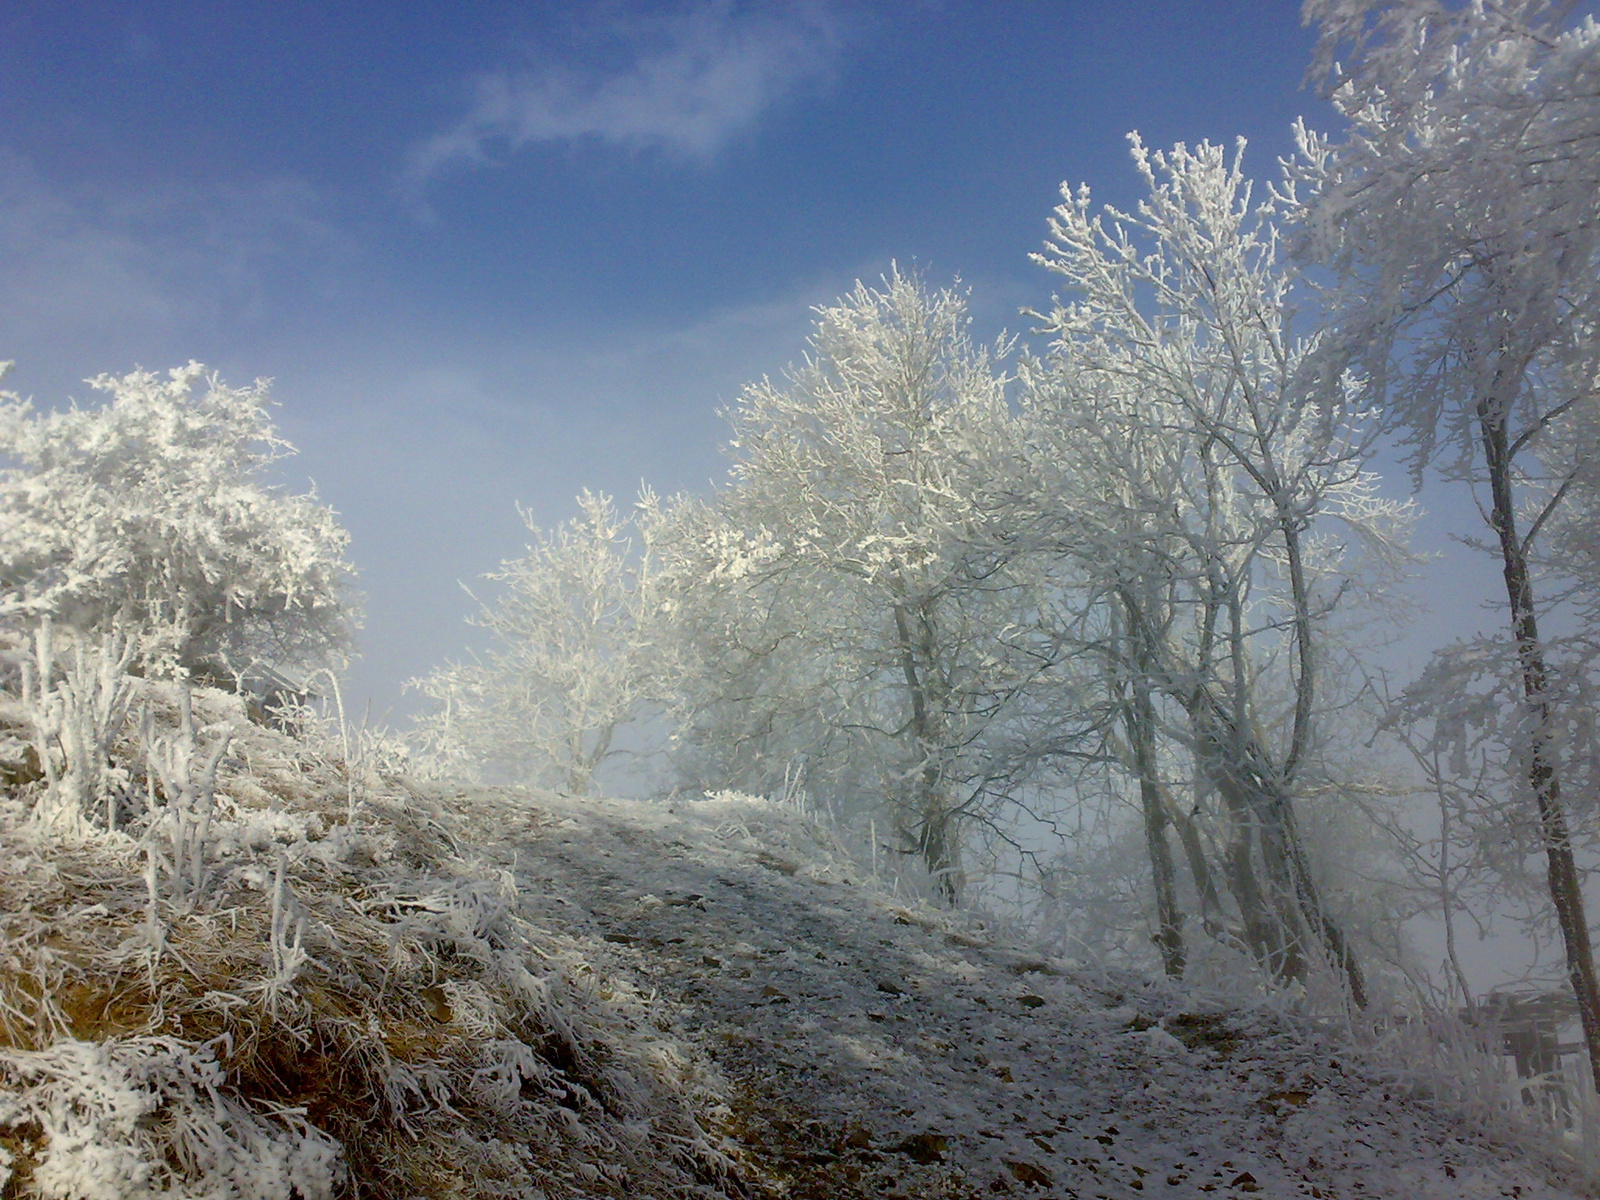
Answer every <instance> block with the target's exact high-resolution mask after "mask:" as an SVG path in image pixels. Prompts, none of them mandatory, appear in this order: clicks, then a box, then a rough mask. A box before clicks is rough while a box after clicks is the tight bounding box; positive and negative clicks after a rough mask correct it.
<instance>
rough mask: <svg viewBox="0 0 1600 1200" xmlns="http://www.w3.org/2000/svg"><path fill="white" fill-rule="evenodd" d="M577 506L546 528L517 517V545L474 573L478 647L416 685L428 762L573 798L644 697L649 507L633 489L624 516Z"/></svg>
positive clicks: (653, 690) (651, 691)
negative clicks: (479, 585)
mask: <svg viewBox="0 0 1600 1200" xmlns="http://www.w3.org/2000/svg"><path fill="white" fill-rule="evenodd" d="M578 507H579V510H580V514H579V515H578V516H577V517H575V518H573V519H572V520H570V521H568V522H566V523H565V524H563V525H561V526H559V527H557V528H556V529H555V530H553V531H550V532H545V531H542V530H540V528H539V527H538V526H537V525H536V524H534V522H533V520H532V518H531V517H530V516H529V514H528V513H526V512H524V513H523V514H522V517H523V522H524V523H525V524H526V525H527V527H528V532H529V534H530V537H531V541H530V542H529V543H528V547H527V553H526V554H525V555H524V556H523V557H521V558H517V559H512V560H510V561H508V562H506V563H504V564H503V565H502V566H501V568H500V570H499V571H497V572H494V573H493V574H491V575H489V576H488V577H487V578H488V579H489V580H490V581H491V582H492V583H494V584H497V585H498V588H497V590H496V594H495V595H494V596H493V597H492V598H491V599H489V600H487V601H485V602H484V603H483V604H482V605H481V607H480V609H479V612H478V615H477V617H476V618H475V619H474V623H475V624H477V625H479V626H481V627H482V628H484V629H486V630H488V631H489V634H490V637H491V639H492V640H491V643H490V646H489V648H488V649H487V651H486V652H485V653H484V655H483V656H482V657H480V658H478V659H476V660H474V661H470V662H465V663H454V664H450V665H447V666H445V667H443V668H441V669H440V670H439V671H436V672H435V673H434V674H432V675H430V676H428V677H427V678H425V679H423V680H420V681H418V684H417V686H418V687H419V688H420V689H421V690H422V691H423V692H424V693H425V694H426V695H428V696H429V697H431V698H432V699H433V700H434V702H435V704H436V706H437V707H436V709H435V711H434V712H433V713H431V714H430V715H429V716H428V717H427V718H425V719H424V720H423V721H422V722H421V723H420V727H419V733H420V736H421V738H422V741H423V743H424V744H425V746H426V748H427V753H428V756H429V757H431V758H432V759H433V760H434V761H435V763H436V764H437V765H438V766H439V767H440V768H442V769H453V770H464V771H466V772H468V773H469V774H487V775H488V776H489V777H491V778H507V779H512V780H515V781H517V782H523V783H536V784H539V785H541V786H547V787H553V788H556V789H559V790H561V791H563V792H566V793H567V794H569V795H583V794H586V793H587V792H588V791H589V790H590V786H591V783H592V780H593V778H594V773H595V771H596V770H597V769H598V768H599V767H600V765H601V764H602V763H603V762H605V761H606V759H607V758H608V757H610V756H611V755H612V753H613V751H614V749H615V746H614V741H613V739H614V737H615V735H616V732H617V730H618V728H619V727H620V726H621V725H623V724H624V723H626V722H627V721H629V720H631V719H633V718H634V717H636V716H638V715H639V714H640V711H641V709H642V707H643V706H644V705H645V704H646V702H647V701H649V700H651V699H653V698H654V697H655V696H656V695H657V694H658V691H659V684H658V681H659V679H660V678H661V677H662V674H663V670H662V668H661V664H660V662H659V660H658V656H659V655H660V654H662V653H665V652H666V647H665V644H664V643H663V642H662V641H661V640H660V639H659V637H658V632H659V622H658V621H657V620H656V619H655V618H656V614H657V609H658V607H659V599H658V589H657V586H656V575H655V556H654V554H653V552H652V549H651V540H652V533H653V530H654V528H655V524H656V521H657V519H658V518H657V516H656V513H657V509H658V505H657V503H656V501H655V500H654V498H653V497H650V496H646V497H645V498H644V499H643V500H642V501H641V502H640V505H639V507H638V509H637V510H636V513H635V517H634V520H633V521H630V520H628V519H625V518H623V517H621V516H620V515H619V514H618V513H617V510H616V506H615V505H614V504H613V503H612V501H611V499H610V497H608V496H605V495H600V494H596V493H593V492H588V491H585V492H584V493H583V494H582V495H580V496H579V497H578ZM630 525H634V526H635V532H636V533H639V534H640V535H641V542H642V546H641V548H640V550H639V552H637V553H635V551H634V546H633V541H632V539H631V538H630V537H629V536H628V534H629V528H630Z"/></svg>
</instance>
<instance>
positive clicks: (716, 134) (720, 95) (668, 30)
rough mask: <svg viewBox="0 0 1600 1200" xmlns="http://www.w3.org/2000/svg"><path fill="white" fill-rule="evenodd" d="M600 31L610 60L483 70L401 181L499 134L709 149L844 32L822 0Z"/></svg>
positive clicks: (485, 149) (502, 140)
mask: <svg viewBox="0 0 1600 1200" xmlns="http://www.w3.org/2000/svg"><path fill="white" fill-rule="evenodd" d="M603 32H604V33H605V34H606V35H607V40H609V41H612V42H614V43H615V44H616V49H617V51H618V53H617V54H616V55H615V56H613V59H614V61H613V65H612V66H611V67H610V68H609V69H607V68H599V67H588V68H585V67H578V66H572V65H569V64H565V63H554V62H549V63H544V64H541V65H537V66H535V67H533V68H531V69H528V70H523V71H498V72H492V73H489V74H486V75H483V76H480V77H479V78H478V79H477V80H476V87H475V92H476V99H475V102H474V104H473V107H472V110H471V112H470V113H469V114H468V115H467V116H466V118H465V119H463V120H462V121H461V122H460V123H459V124H457V125H456V126H455V127H454V128H453V129H450V130H448V131H447V132H444V133H441V134H437V135H435V136H434V137H432V138H429V139H427V140H426V141H424V142H422V143H421V144H420V145H418V146H417V147H416V148H415V149H414V150H413V152H412V155H411V159H410V162H409V164H408V167H407V178H408V181H409V182H410V183H411V184H412V185H413V186H419V185H421V184H424V183H426V182H427V181H428V180H429V179H431V178H433V177H435V176H436V175H437V174H439V172H440V171H441V170H443V169H445V168H447V167H450V166H453V165H457V164H461V163H467V164H473V163H483V162H486V161H488V160H489V158H490V154H491V150H492V148H494V147H497V146H504V147H506V148H508V149H510V150H516V149H519V148H521V147H524V146H528V145H531V144H534V143H537V142H554V141H567V140H575V139H595V140H598V141H601V142H610V143H613V144H616V145H621V146H629V147H634V148H646V147H653V148H660V149H664V150H666V151H668V152H671V153H676V154H681V155H684V156H687V157H691V158H708V157H710V156H711V155H713V154H715V153H716V152H717V151H718V150H719V149H721V147H722V146H723V145H725V144H726V143H727V142H728V141H729V140H730V139H732V138H733V137H735V136H737V135H738V134H740V133H742V132H744V131H745V130H747V129H749V128H750V127H751V126H753V125H754V124H755V123H756V121H757V120H758V119H759V118H760V117H761V115H762V114H763V113H764V112H765V111H766V110H767V109H768V108H770V107H771V106H772V104H773V103H774V102H776V101H777V100H779V99H781V98H782V97H783V96H785V95H787V94H789V93H790V92H792V91H794V90H795V89H796V88H797V87H799V86H801V85H802V84H804V83H807V82H810V81H815V80H819V79H825V78H826V76H827V75H828V74H829V72H830V71H831V70H832V67H833V65H834V63H835V61H836V60H837V57H838V53H839V47H840V41H841V38H840V33H839V26H838V22H837V20H836V19H835V16H834V14H833V12H832V11H831V9H830V8H829V7H827V6H826V5H825V4H823V3H821V2H800V3H790V4H785V5H782V6H777V5H772V4H767V5H759V6H753V5H740V4H737V3H735V0H719V2H718V3H712V4H696V5H693V6H691V7H688V8H686V9H684V10H681V11H679V12H678V13H676V14H674V15H671V16H667V17H653V18H644V17H635V18H633V19H631V20H627V21H620V22H613V23H612V24H611V25H610V26H609V27H608V28H607V29H606V30H604V31H603Z"/></svg>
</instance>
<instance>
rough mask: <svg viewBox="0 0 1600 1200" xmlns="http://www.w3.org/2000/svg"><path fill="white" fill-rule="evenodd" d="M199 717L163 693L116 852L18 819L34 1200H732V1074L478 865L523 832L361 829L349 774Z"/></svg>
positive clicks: (5, 904) (22, 1111)
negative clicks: (647, 1199) (479, 854)
mask: <svg viewBox="0 0 1600 1200" xmlns="http://www.w3.org/2000/svg"><path fill="white" fill-rule="evenodd" d="M174 697H175V693H163V692H162V691H161V689H159V688H154V687H149V686H146V687H144V688H143V694H142V695H141V697H140V703H141V704H144V705H148V706H149V708H150V710H151V711H152V712H153V713H154V716H153V717H152V718H150V719H149V720H148V721H147V729H146V731H145V737H144V739H143V740H144V742H145V743H146V748H147V749H148V748H149V747H150V746H152V745H153V746H156V747H159V749H158V752H157V754H156V756H155V757H156V760H157V762H156V764H155V765H156V766H158V767H159V769H158V770H154V771H151V772H150V774H151V775H152V776H154V777H155V778H154V780H153V783H154V786H153V788H152V789H151V790H152V791H153V792H154V793H155V797H156V798H155V799H154V801H151V802H148V803H140V804H133V803H131V802H125V804H124V813H123V824H122V826H121V827H120V828H118V829H116V830H112V831H107V830H105V829H104V828H86V830H85V831H84V832H82V833H81V834H79V835H77V836H75V837H72V838H71V839H68V838H67V837H65V836H64V835H63V834H62V832H61V830H60V827H59V824H57V825H56V826H55V827H54V828H53V829H48V828H45V827H43V826H42V825H41V824H40V823H39V822H38V821H37V820H34V819H32V813H33V810H34V808H35V801H36V800H37V795H36V794H35V793H36V791H37V789H38V788H39V786H40V785H37V784H36V785H34V786H33V789H32V790H30V789H13V790H12V791H11V793H10V794H9V795H8V796H7V799H6V802H5V804H4V808H3V811H0V856H3V861H4V862H5V864H6V866H5V870H4V871H3V873H0V1083H3V1090H0V1178H6V1179H8V1182H7V1183H6V1184H5V1188H6V1191H5V1194H6V1195H7V1196H8V1197H9V1196H12V1195H38V1196H47V1197H61V1198H62V1200H66V1198H69V1197H71V1198H73V1200H79V1198H81V1200H99V1197H102V1196H103V1197H108V1198H109V1197H127V1196H217V1197H225V1196H226V1197H232V1196H241V1197H243V1196H250V1197H255V1196H261V1197H269V1196H271V1197H284V1198H285V1200H287V1198H288V1197H290V1196H292V1195H295V1194H298V1195H299V1196H301V1197H303V1198H304V1200H312V1198H314V1197H322V1196H332V1195H335V1194H344V1193H345V1192H346V1191H347V1190H348V1191H349V1192H351V1193H353V1194H357V1195H372V1196H397V1197H410V1196H447V1195H463V1196H529V1197H533V1196H545V1197H550V1198H552V1200H553V1198H555V1197H562V1196H595V1195H600V1196H605V1195H610V1196H635V1195H652V1196H654V1195H661V1196H667V1195H714V1194H722V1193H724V1192H726V1190H727V1189H728V1188H729V1187H731V1186H733V1171H734V1167H733V1164H732V1162H731V1160H730V1159H728V1158H727V1157H726V1156H725V1155H724V1154H723V1153H722V1152H721V1150H720V1149H719V1148H718V1146H717V1145H716V1144H715V1143H714V1141H713V1140H712V1138H711V1137H709V1136H708V1134H707V1133H706V1128H707V1124H708V1118H707V1113H708V1112H710V1111H711V1110H712V1109H713V1108H714V1107H715V1106H716V1104H717V1103H718V1102H719V1100H720V1096H721V1091H720V1088H721V1085H720V1083H719V1080H718V1078H717V1077H716V1075H715V1073H714V1072H713V1071H711V1070H710V1069H709V1066H708V1065H707V1064H706V1063H705V1062H704V1061H703V1060H697V1059H695V1058H694V1057H693V1056H691V1055H689V1054H688V1053H686V1052H685V1051H684V1050H683V1049H682V1047H681V1046H680V1045H679V1043H678V1041H677V1040H676V1038H675V1036H674V1033H673V1031H672V1029H671V1026H670V1022H663V1021H662V1019H661V1014H660V1012H658V1011H657V1009H656V1008H655V1007H653V1006H652V1005H650V1004H649V1003H648V1001H647V998H646V997H644V996H641V995H640V994H639V993H638V992H637V991H636V990H635V989H634V988H632V987H631V986H630V985H629V984H628V983H627V982H626V981H624V980H617V979H612V978H609V977H608V976H607V975H606V974H605V972H604V971H603V970H600V969H598V968H597V967H596V966H595V965H594V964H593V963H591V962H590V961H589V959H588V958H587V956H586V955H585V952H584V949H585V948H584V946H583V944H582V943H581V942H580V941H577V940H574V939H573V938H571V937H570V936H568V935H566V934H565V933H564V932H562V931H560V930H559V929H556V928H548V927H540V926H538V925H536V924H534V923H531V922H530V921H529V920H528V919H527V917H526V915H524V914H523V913H522V912H521V911H520V909H519V903H518V897H517V893H516V888H515V885H514V884H513V882H512V880H511V878H510V876H509V875H508V874H507V873H506V872H505V871H504V870H502V869H499V868H497V867H495V866H493V865H490V864H486V863H484V862H482V861H480V860H478V859H475V858H474V856H473V853H472V851H471V849H470V848H469V842H470V841H471V837H470V836H469V831H470V832H471V833H476V832H480V831H483V830H485V829H487V828H492V827H493V826H494V825H495V824H497V823H499V822H501V821H503V820H505V819H506V817H507V814H506V813H505V812H504V811H502V810H501V809H500V808H498V807H496V808H492V809H485V808H483V807H481V805H479V804H477V803H476V802H469V801H467V800H466V799H465V798H462V797H453V796H449V795H441V794H425V793H423V792H421V791H419V790H416V789H414V788H411V787H408V786H407V785H405V784H403V783H401V782H398V781H395V780H383V779H381V778H378V777H376V776H371V777H368V778H366V779H364V780H362V781H361V783H362V788H361V797H360V803H359V804H358V805H356V804H352V802H351V795H352V788H351V786H350V785H351V781H350V780H349V779H347V778H344V777H343V774H342V765H341V764H339V763H338V762H337V757H336V756H333V755H321V754H317V753H313V752H311V749H310V748H308V747H307V746H306V745H305V744H304V743H297V742H295V741H293V740H291V739H289V738H288V737H286V736H284V735H282V734H279V733H276V732H273V731H270V730H267V729H263V728H260V727H258V726H255V725H251V724H250V723H248V722H247V721H246V720H244V714H243V712H242V710H241V709H240V708H239V706H238V704H237V701H235V700H234V699H232V698H231V697H227V696H225V695H223V694H221V693H204V692H203V693H200V694H198V695H197V696H196V699H195V705H194V714H193V718H192V723H193V726H194V728H193V729H192V730H189V731H187V732H186V731H185V719H184V716H183V714H182V712H181V707H182V706H181V705H180V704H178V703H176V702H175V699H174ZM150 724H153V725H154V726H155V732H154V733H152V732H151V731H150V729H149V728H148V726H149V725H150ZM225 733H226V734H227V735H228V736H229V737H230V738H231V741H230V743H229V746H228V749H227V752H226V754H225V755H222V756H220V757H218V759H217V761H216V768H217V769H216V778H215V781H214V789H210V788H209V781H208V780H207V779H206V778H205V776H206V772H207V769H208V766H209V765H210V764H209V763H208V761H207V760H209V759H210V758H211V757H212V756H213V754H214V753H215V749H214V748H215V746H216V745H218V744H220V740H221V739H222V737H223V736H224V734H225ZM131 736H132V735H131V734H130V737H131ZM118 752H119V753H120V754H122V755H124V756H125V757H126V759H127V760H128V761H127V763H126V765H127V767H128V768H129V770H128V771H127V774H128V776H129V777H130V778H138V777H140V774H141V773H140V771H139V770H138V768H139V767H140V766H141V764H140V763H139V762H138V761H137V759H138V758H139V757H140V756H139V755H138V754H137V745H136V744H131V743H129V742H128V741H127V740H126V739H125V740H124V742H123V743H122V744H121V745H120V746H119V750H118ZM163 781H164V782H163ZM202 793H207V794H204V795H202ZM141 799H142V800H143V801H149V798H148V797H142V798H141ZM202 807H203V808H204V810H205V811H204V814H203V819H202V815H201V814H200V812H199V810H200V808H202ZM141 808H145V809H147V811H142V812H141V811H139V810H140V809H141Z"/></svg>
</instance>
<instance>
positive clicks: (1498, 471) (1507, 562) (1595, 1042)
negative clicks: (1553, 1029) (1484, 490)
mask: <svg viewBox="0 0 1600 1200" xmlns="http://www.w3.org/2000/svg"><path fill="white" fill-rule="evenodd" d="M1505 408H1506V406H1504V405H1498V404H1495V403H1494V402H1493V400H1492V399H1491V398H1489V397H1485V398H1483V399H1481V400H1480V401H1479V403H1478V409H1477V417H1478V426H1479V431H1480V433H1481V435H1482V440H1483V452H1484V461H1485V464H1486V466H1487V469H1488V476H1489V491H1490V498H1491V502H1490V509H1489V523H1490V525H1491V526H1492V527H1493V528H1494V531H1495V534H1496V535H1497V536H1498V538H1499V542H1500V560H1501V566H1502V568H1503V573H1504V575H1505V581H1506V601H1507V604H1508V606H1509V610H1510V616H1511V634H1512V637H1514V638H1515V639H1516V643H1517V665H1518V666H1519V667H1520V668H1521V671H1522V693H1523V699H1524V700H1525V701H1526V702H1527V706H1528V715H1529V716H1530V717H1531V718H1532V719H1533V729H1532V732H1531V734H1530V736H1529V739H1528V766H1527V774H1528V788H1529V790H1530V791H1531V792H1532V793H1533V803H1534V807H1535V808H1536V809H1537V811H1538V815H1539V835H1540V840H1541V841H1542V842H1543V844H1544V852H1545V859H1546V864H1547V877H1548V880H1549V886H1550V900H1551V902H1552V903H1553V904H1554V906H1555V910H1556V921H1557V924H1558V925H1559V926H1560V928H1561V942H1562V946H1563V947H1564V949H1565V950H1566V957H1567V978H1568V980H1569V981H1570V982H1571V984H1572V991H1573V995H1574V997H1575V998H1576V999H1577V1002H1578V1016H1579V1018H1580V1019H1581V1021H1582V1023H1583V1039H1584V1044H1585V1046H1586V1047H1587V1048H1588V1052H1589V1072H1590V1074H1591V1076H1593V1078H1594V1080H1595V1085H1596V1087H1600V984H1597V982H1596V979H1595V969H1594V949H1593V946H1592V944H1591V943H1590V940H1589V921H1588V917H1587V916H1586V914H1585V912H1584V903H1583V881H1582V878H1581V876H1580V875H1579V873H1578V866H1577V861H1576V859H1575V857H1574V855H1573V853H1572V837H1571V833H1570V831H1569V830H1568V827H1567V811H1566V806H1565V804H1563V802H1562V799H1561V775H1560V771H1559V769H1558V767H1557V764H1556V752H1555V745H1554V743H1555V728H1554V725H1555V722H1554V718H1553V716H1552V714H1551V711H1550V694H1549V692H1550V689H1549V672H1548V670H1547V668H1546V665H1545V658H1544V645H1543V643H1542V642H1541V641H1540V640H1539V623H1538V618H1537V616H1536V615H1535V612H1534V599H1533V580H1532V577H1531V576H1530V574H1529V571H1528V557H1527V547H1526V546H1525V545H1523V543H1522V541H1521V539H1520V538H1519V537H1518V534H1517V513H1516V503H1515V497H1514V496H1513V494H1512V476H1511V451H1510V446H1509V440H1508V437H1507V432H1506V420H1507V419H1506V413H1505Z"/></svg>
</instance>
